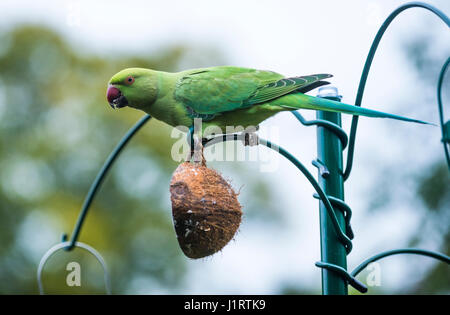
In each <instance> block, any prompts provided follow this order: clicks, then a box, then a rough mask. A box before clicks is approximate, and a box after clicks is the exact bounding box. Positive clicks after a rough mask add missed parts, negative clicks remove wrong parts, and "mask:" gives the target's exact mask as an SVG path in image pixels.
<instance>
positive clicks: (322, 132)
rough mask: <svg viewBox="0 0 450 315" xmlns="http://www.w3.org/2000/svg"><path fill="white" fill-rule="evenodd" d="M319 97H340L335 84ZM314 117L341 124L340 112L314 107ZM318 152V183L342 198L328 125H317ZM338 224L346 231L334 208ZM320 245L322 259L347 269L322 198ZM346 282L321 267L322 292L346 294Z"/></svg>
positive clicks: (337, 144)
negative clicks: (323, 170) (319, 164)
mask: <svg viewBox="0 0 450 315" xmlns="http://www.w3.org/2000/svg"><path fill="white" fill-rule="evenodd" d="M318 97H324V98H329V99H332V100H335V101H340V100H341V97H340V96H339V94H338V91H337V89H336V88H334V87H323V88H321V89H320V90H319V95H318ZM317 119H323V120H327V121H330V122H332V123H335V124H337V125H339V126H341V114H340V113H333V112H324V111H317ZM317 154H318V160H319V163H322V164H324V165H325V166H326V167H327V168H328V172H327V173H324V172H322V171H321V170H320V168H319V184H320V186H321V187H322V189H323V190H324V192H325V193H326V194H327V195H329V196H333V197H336V198H338V199H341V200H344V178H343V175H342V174H343V158H342V144H341V141H340V140H339V138H338V137H337V136H336V135H335V134H334V133H333V132H332V131H330V130H329V129H326V128H324V127H321V126H318V127H317ZM334 211H335V214H336V218H337V219H338V222H339V225H340V226H341V227H342V230H343V231H344V233H345V220H344V215H343V213H342V212H341V211H339V210H336V209H334ZM320 247H321V261H322V262H325V263H331V264H335V265H338V266H340V267H342V268H344V269H345V270H347V254H346V251H345V248H344V245H343V244H342V243H341V242H340V241H339V239H338V237H337V235H336V233H335V230H334V228H333V225H332V223H331V219H330V217H329V216H328V214H327V210H326V208H325V206H324V204H323V203H322V202H320ZM347 293H348V291H347V283H346V281H345V280H344V279H342V277H340V276H339V275H338V274H337V273H335V272H333V271H331V270H327V269H322V294H326V295H328V294H339V295H346V294H347Z"/></svg>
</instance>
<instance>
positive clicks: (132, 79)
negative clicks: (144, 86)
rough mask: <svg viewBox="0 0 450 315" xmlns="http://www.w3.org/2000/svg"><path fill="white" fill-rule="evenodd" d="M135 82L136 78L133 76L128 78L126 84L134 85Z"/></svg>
mask: <svg viewBox="0 0 450 315" xmlns="http://www.w3.org/2000/svg"><path fill="white" fill-rule="evenodd" d="M133 82H134V77H133V76H131V75H130V76H129V77H128V78H126V80H125V83H126V84H128V85H131V84H133Z"/></svg>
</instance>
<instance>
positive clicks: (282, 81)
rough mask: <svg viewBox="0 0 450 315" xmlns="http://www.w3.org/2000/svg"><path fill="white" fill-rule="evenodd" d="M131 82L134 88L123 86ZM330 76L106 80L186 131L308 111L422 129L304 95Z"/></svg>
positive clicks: (197, 72) (156, 75) (203, 74)
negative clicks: (197, 125) (197, 123)
mask: <svg viewBox="0 0 450 315" xmlns="http://www.w3.org/2000/svg"><path fill="white" fill-rule="evenodd" d="M130 77H132V78H133V83H132V84H130V83H129V82H128V81H127V80H128V79H129V78H130ZM330 77H331V75H329V74H316V75H308V76H299V77H292V78H285V77H284V76H282V75H281V74H278V73H275V72H272V71H263V70H255V69H248V68H240V67H230V66H222V67H212V68H203V69H194V70H187V71H183V72H178V73H168V72H160V71H154V70H149V69H140V68H130V69H125V70H123V71H121V72H119V73H118V74H116V75H115V76H113V77H112V79H111V80H110V83H109V84H110V86H113V87H115V88H117V89H119V90H120V92H121V94H122V95H123V96H124V97H125V98H126V100H127V103H128V104H127V105H128V106H130V107H134V108H137V109H141V110H143V111H145V112H147V113H149V114H150V115H152V116H153V117H155V118H157V119H160V120H162V121H164V122H166V123H168V124H170V125H172V126H175V127H176V126H180V125H181V126H187V127H190V126H191V125H192V123H193V119H194V118H202V119H203V121H204V123H203V128H206V127H208V126H216V127H219V128H221V129H222V130H223V132H225V128H226V126H242V127H248V126H257V125H258V124H259V123H261V122H262V121H263V120H265V119H267V118H269V117H270V116H273V115H274V114H276V113H278V112H280V111H287V110H297V109H302V108H303V109H313V110H325V111H334V112H342V113H346V114H352V115H363V116H369V117H382V118H392V119H398V120H404V121H412V122H418V123H425V122H423V121H420V120H416V119H410V118H406V117H402V116H397V115H392V114H388V113H383V112H379V111H374V110H370V109H366V108H361V107H357V106H353V105H347V104H343V103H340V102H334V101H331V100H327V99H323V98H317V97H312V96H308V95H305V94H304V93H306V92H307V91H309V90H310V89H313V88H315V87H317V86H320V85H324V84H327V83H328V82H325V81H323V80H324V79H327V78H330Z"/></svg>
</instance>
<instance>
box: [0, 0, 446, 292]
mask: <svg viewBox="0 0 450 315" xmlns="http://www.w3.org/2000/svg"><path fill="white" fill-rule="evenodd" d="M404 2H405V1H393V0H390V1H356V0H346V1H267V0H259V1H248V0H247V1H244V0H240V1H235V0H228V1H211V0H209V1H208V0H194V1H170V0H167V1H137V0H135V1H133V0H128V1H111V0H110V1H87V0H86V1H81V0H80V1H44V0H42V1H31V0H11V1H10V0H2V1H1V2H0V17H1V18H0V27H1V28H12V27H14V26H15V25H17V24H19V23H22V22H26V23H39V24H44V25H50V26H52V27H53V28H55V29H56V30H57V31H58V32H60V33H62V34H63V35H64V36H66V37H67V38H68V39H69V40H70V42H71V43H72V44H74V45H79V46H80V47H81V48H82V49H83V50H85V51H87V52H94V53H95V52H99V53H102V54H103V53H105V52H107V53H109V54H111V55H114V54H117V53H134V52H139V51H142V50H144V49H145V50H150V51H152V50H153V49H154V51H158V50H159V49H160V48H161V47H164V46H167V45H171V44H178V43H189V44H191V45H192V44H196V45H198V46H199V47H208V46H213V47H215V48H217V49H218V50H220V51H222V53H223V55H224V57H225V58H226V59H227V60H228V61H229V64H231V65H237V66H245V67H252V68H260V69H270V70H273V71H276V72H280V73H282V74H285V75H293V76H294V75H306V74H311V73H322V72H325V73H332V74H333V75H334V78H333V79H332V83H333V85H335V86H337V87H338V88H339V92H340V94H342V95H343V97H344V98H343V101H344V102H347V103H352V102H354V99H355V96H356V89H357V86H358V83H359V78H360V75H361V71H362V67H363V64H364V61H365V58H366V56H367V52H368V50H369V47H370V44H371V42H372V40H373V37H374V36H375V33H376V31H377V30H378V27H379V26H380V25H381V23H382V21H383V20H384V19H385V18H386V17H387V16H388V14H389V13H390V12H391V11H392V10H393V9H395V8H396V7H398V6H399V5H400V4H402V3H404ZM427 2H428V3H430V4H434V5H436V6H437V7H438V8H440V9H441V10H442V11H444V13H446V14H449V13H450V3H449V2H448V1H427ZM424 30H427V31H430V32H432V33H433V34H435V35H434V37H433V38H434V45H435V46H436V49H437V50H447V51H450V46H449V43H450V34H449V32H448V28H447V27H446V26H445V25H444V24H443V23H442V22H441V21H439V20H438V19H437V18H435V17H434V16H432V14H431V13H429V12H426V11H424V10H420V9H412V10H408V11H407V12H406V13H403V14H402V15H401V16H400V17H399V18H398V19H397V20H396V21H394V23H393V25H392V26H391V27H390V28H389V29H388V32H387V34H386V35H385V37H384V38H383V40H382V42H381V45H380V49H379V50H378V51H377V55H376V57H375V61H374V64H373V68H372V71H371V73H370V76H369V80H368V83H367V87H366V92H365V97H364V100H363V106H366V107H370V108H375V109H378V110H382V111H388V112H391V113H396V114H400V115H405V116H411V117H417V118H420V119H425V120H430V121H432V122H435V123H437V122H438V114H437V110H436V104H435V103H433V104H427V103H424V99H425V97H424V95H423V94H422V93H421V89H420V85H418V82H420V78H417V77H416V74H415V73H414V71H413V69H411V68H410V65H409V64H408V62H407V60H406V59H405V54H404V52H403V50H402V44H404V43H405V41H406V40H407V39H410V38H413V37H414V36H416V35H417V34H421V33H423V32H424ZM202 66H206V65H202ZM160 70H164V69H160ZM437 77H438V73H436V81H437ZM105 84H106V82H105ZM447 86H448V85H447ZM405 104H407V106H406V105H405ZM304 115H305V116H307V117H308V118H313V117H314V113H313V112H304ZM343 122H344V128H345V129H346V130H349V127H350V117H348V116H344V119H343ZM274 126H276V127H278V128H279V129H278V133H279V139H273V140H276V141H275V142H278V143H279V144H280V145H282V146H283V147H285V148H287V149H288V150H289V151H290V152H291V153H293V154H294V155H295V156H297V157H298V158H299V159H300V160H301V161H302V162H303V163H304V164H305V165H306V166H307V167H308V168H309V169H310V171H311V172H313V174H316V169H315V168H314V167H312V166H311V163H310V162H311V161H312V160H313V159H315V158H316V131H315V128H314V127H309V128H306V127H303V126H301V125H299V124H298V123H297V122H296V120H295V119H294V118H293V116H292V115H291V114H289V113H283V114H279V115H277V116H276V117H275V118H272V119H269V120H268V121H266V122H264V123H263V125H262V128H261V131H260V133H261V134H264V133H268V132H269V131H270V130H271V128H273V127H274ZM269 138H270V136H269ZM356 143H357V145H356V154H355V160H354V166H353V173H352V175H351V177H350V179H349V180H348V181H347V183H346V186H345V192H346V201H347V203H348V204H349V205H350V206H351V208H352V209H353V221H352V226H353V229H354V231H355V234H356V237H355V240H354V241H353V245H354V249H353V251H352V253H351V254H350V255H349V256H348V265H349V269H350V270H352V269H353V268H354V267H355V266H356V265H357V264H358V263H359V262H361V261H362V260H363V259H365V258H367V257H369V256H371V255H373V254H375V253H377V252H379V251H381V250H388V249H393V248H398V247H403V246H405V245H406V242H407V240H408V238H409V235H410V233H412V232H413V231H414V230H415V229H417V228H420V226H421V224H422V223H421V222H419V216H415V215H414V213H411V211H410V210H409V209H411V207H413V206H414V207H421V205H417V204H415V205H412V204H411V203H409V204H408V202H406V203H401V202H400V201H396V200H394V201H393V203H392V204H391V205H392V206H393V207H392V209H391V211H389V212H383V213H382V214H379V213H378V212H377V213H370V214H369V213H368V209H367V206H368V202H367V198H366V196H370V194H371V189H372V183H371V180H370V179H371V178H379V176H380V174H379V173H378V172H379V171H380V170H381V169H383V170H388V172H391V171H392V172H394V171H396V170H394V169H391V168H390V167H389V166H390V165H395V164H396V163H399V162H400V161H401V162H402V163H404V165H407V166H408V167H409V168H411V169H413V170H415V169H419V168H420V167H421V165H424V164H425V163H427V162H430V161H433V160H437V159H438V158H441V157H442V154H443V152H442V148H441V143H440V130H439V128H435V127H428V126H422V125H415V124H408V123H403V122H396V121H392V120H382V119H369V118H362V119H360V124H359V131H358V137H357V142H356ZM345 154H346V151H345ZM345 156H346V155H345ZM271 158H273V159H278V162H279V169H278V171H277V172H272V173H261V176H262V177H263V178H265V179H266V180H268V181H270V182H272V183H273V189H274V190H275V192H276V195H277V196H278V198H279V200H280V209H278V211H282V212H283V216H284V217H286V218H287V219H288V220H286V222H288V223H287V224H286V226H285V227H283V228H284V229H283V230H281V229H274V230H270V229H266V228H261V226H260V225H257V224H254V225H252V224H247V223H246V222H245V220H244V222H243V224H242V225H241V228H240V232H239V234H238V235H237V236H236V238H235V241H233V242H231V243H230V244H229V245H228V246H226V247H225V249H224V250H223V251H222V252H221V253H219V254H216V255H214V256H213V257H211V258H207V259H204V260H200V261H189V262H188V264H189V265H191V267H192V268H190V269H189V270H190V275H189V277H188V279H187V281H186V284H185V286H184V288H182V289H181V290H180V291H177V292H172V291H167V290H168V289H167V288H164V287H162V288H160V289H159V290H157V291H149V290H148V287H149V285H153V282H152V279H151V278H148V279H147V278H145V276H143V277H140V278H139V279H136V280H135V281H134V282H133V286H132V288H131V289H130V293H150V294H153V293H185V294H197V293H210V294H233V293H237V294H239V293H242V294H246V293H247V294H270V293H274V292H276V291H277V290H278V289H279V286H280V285H281V284H282V283H280V282H279V281H280V279H284V280H285V281H286V282H287V283H292V284H295V283H301V284H303V285H304V286H307V287H310V288H316V289H317V290H319V288H320V270H319V269H318V268H316V267H315V266H314V263H315V262H316V261H319V260H320V248H319V215H318V202H317V200H315V199H313V198H312V194H313V189H312V187H310V185H309V184H308V182H307V180H306V179H305V178H303V177H302V176H301V175H300V174H299V173H298V172H297V170H296V169H295V168H294V166H293V165H291V164H290V163H289V162H287V161H286V160H285V159H284V158H283V157H281V156H277V155H272V157H271ZM229 163H232V162H229ZM213 165H214V164H213ZM217 167H218V168H220V169H221V170H223V172H224V173H225V172H226V166H224V165H223V164H222V163H221V164H220V165H218V166H217ZM249 167H253V168H254V170H255V171H258V170H259V168H258V165H257V164H255V163H249ZM387 175H389V174H387ZM240 184H242V183H240V182H237V183H236V187H239V186H240ZM392 191H393V192H394V191H395V192H396V193H398V191H400V192H401V194H402V195H403V196H408V194H409V195H410V196H412V194H414V192H413V191H407V187H392ZM243 194H244V196H245V192H243ZM249 197H252V198H257V196H247V198H249ZM167 202H168V207H169V208H168V209H170V205H169V199H167ZM394 206H395V207H394ZM244 211H245V205H244ZM55 233H56V235H60V231H57V232H55ZM55 241H57V239H55V240H53V241H52V242H50V243H49V244H43V246H42V248H38V249H36V248H34V251H39V250H40V251H41V252H42V254H43V253H44V252H45V250H46V249H47V248H49V247H50V246H51V245H52V244H53V243H54V242H55ZM91 245H94V247H95V244H91ZM438 245H439V244H436V243H433V242H432V241H430V243H428V244H424V247H426V248H428V249H436V248H437V247H438ZM409 259H412V258H411V257H406V258H405V257H398V258H392V259H391V262H390V263H383V264H382V285H383V289H385V290H386V291H387V292H389V290H390V289H392V290H393V289H396V288H399V287H401V286H403V285H407V284H408V283H414V279H409V278H408V277H407V276H406V275H408V274H409V275H410V274H411V270H410V269H408V265H407V263H408V261H409ZM421 261H423V264H421V266H423V267H422V268H426V266H429V264H431V263H433V262H430V261H428V260H426V259H424V260H421ZM362 280H365V279H362Z"/></svg>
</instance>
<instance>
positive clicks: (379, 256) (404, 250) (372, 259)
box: [351, 248, 450, 277]
mask: <svg viewBox="0 0 450 315" xmlns="http://www.w3.org/2000/svg"><path fill="white" fill-rule="evenodd" d="M398 254H415V255H422V256H428V257H432V258H435V259H438V260H442V261H443V262H446V263H447V264H450V257H449V256H446V255H444V254H441V253H437V252H433V251H431V250H425V249H419V248H400V249H394V250H389V251H386V252H382V253H379V254H377V255H375V256H372V257H370V258H369V259H366V260H365V261H363V262H362V263H361V264H360V265H359V266H358V267H356V268H355V269H354V270H353V271H352V272H351V275H352V276H353V277H356V276H357V275H358V274H359V273H360V272H361V271H363V270H364V268H366V267H367V266H368V265H369V264H370V263H372V262H375V261H377V260H380V259H382V258H384V257H388V256H392V255H398Z"/></svg>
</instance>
